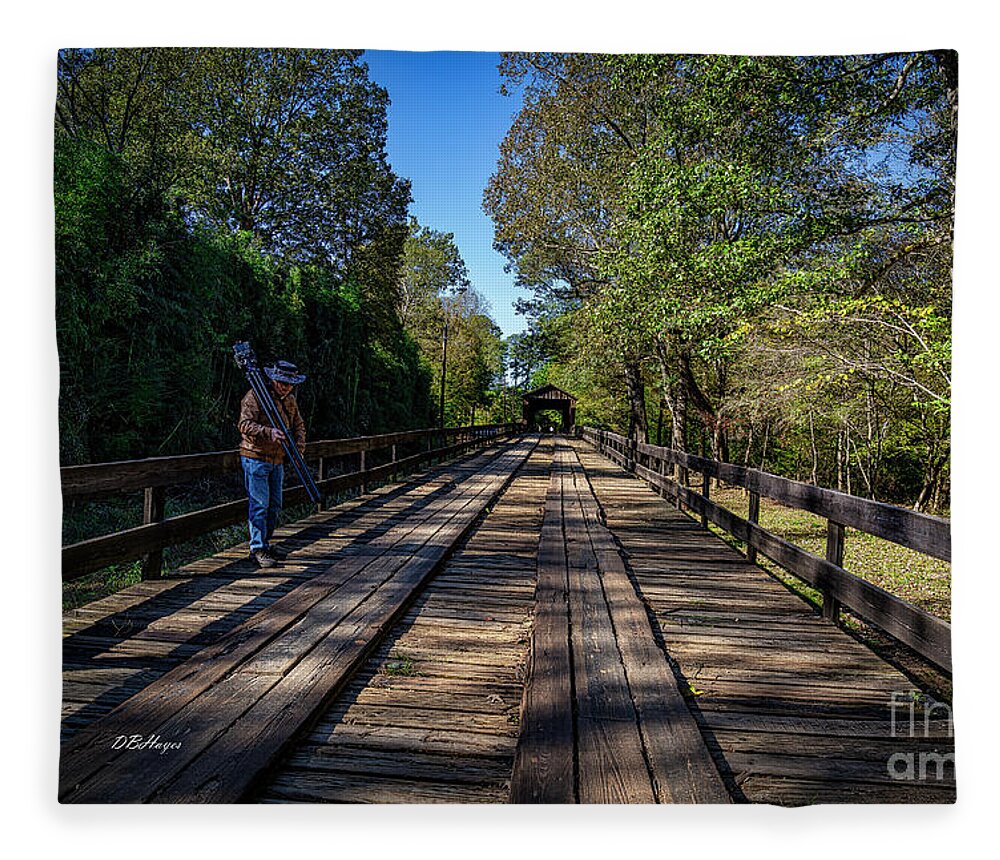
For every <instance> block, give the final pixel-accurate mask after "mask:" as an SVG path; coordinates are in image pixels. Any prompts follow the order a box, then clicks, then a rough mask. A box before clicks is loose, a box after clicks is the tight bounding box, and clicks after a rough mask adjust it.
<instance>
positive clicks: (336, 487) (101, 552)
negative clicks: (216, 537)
mask: <svg viewBox="0 0 1000 860" xmlns="http://www.w3.org/2000/svg"><path fill="white" fill-rule="evenodd" d="M438 432H439V431H434V434H436V433H438ZM508 432H509V431H507V430H496V431H495V432H492V433H491V434H490V435H489V436H488V437H487V436H480V437H477V438H476V439H473V440H468V441H463V442H459V443H457V444H454V445H449V446H446V447H443V448H432V449H430V450H428V451H421V452H419V453H417V454H413V455H411V456H409V457H404V458H402V459H399V460H396V461H395V462H392V463H386V464H384V465H382V466H376V467H375V468H372V469H367V470H365V471H357V472H349V473H347V474H345V475H337V476H336V477H334V478H327V479H325V480H322V481H317V482H316V485H317V486H318V487H319V490H320V492H321V493H323V494H324V495H332V494H333V493H337V492H342V491H344V490H349V489H354V488H355V487H360V486H362V485H364V484H370V483H372V482H373V481H381V480H386V479H388V478H389V477H391V475H392V474H394V473H395V472H404V471H406V470H407V469H409V468H412V467H416V466H418V465H420V464H421V463H423V462H426V461H428V460H432V459H436V458H437V459H441V458H446V457H451V456H455V455H457V454H460V453H462V452H464V451H466V450H468V449H469V448H471V447H473V446H475V445H476V444H477V442H483V441H487V440H489V441H492V440H495V439H498V438H500V437H501V436H502V435H504V434H505V433H508ZM432 435H433V434H432ZM283 495H284V504H285V506H290V505H296V504H300V503H305V502H306V501H308V495H307V493H306V490H305V487H303V486H301V485H297V486H292V487H288V488H287V489H286V490H285V491H284V494H283ZM246 516H247V502H246V499H239V500H237V501H233V502H225V503H223V504H221V505H216V506H214V507H211V508H205V509H204V510H200V511H194V512H192V513H189V514H181V515H179V516H176V517H169V518H167V519H164V520H161V521H160V522H155V523H150V524H147V525H142V526H137V527H136V528H132V529H127V530H125V531H120V532H115V533H113V534H109V535H102V536H101V537H96V538H91V539H90V540H85V541H81V542H79V543H75V544H71V545H69V546H65V547H63V550H62V578H63V582H70V581H72V580H75V579H79V578H80V577H83V576H86V575H87V574H88V573H93V572H94V571H95V570H100V569H101V568H102V567H107V566H108V565H109V564H119V563H121V562H128V561H135V560H136V559H138V558H142V557H143V556H145V555H147V554H148V553H151V552H156V551H158V550H162V549H164V548H165V547H168V546H171V545H173V544H177V543H181V542H182V541H185V540H190V539H191V538H194V537H199V536H201V535H203V534H208V533H209V532H213V531H215V530H216V529H221V528H225V527H226V526H231V525H235V524H236V523H239V522H242V521H243V520H245V519H246Z"/></svg>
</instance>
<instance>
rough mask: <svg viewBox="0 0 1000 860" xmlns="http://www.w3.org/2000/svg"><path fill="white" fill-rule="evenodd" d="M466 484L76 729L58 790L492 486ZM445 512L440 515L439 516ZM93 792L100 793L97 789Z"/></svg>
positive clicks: (501, 460) (73, 785)
mask: <svg viewBox="0 0 1000 860" xmlns="http://www.w3.org/2000/svg"><path fill="white" fill-rule="evenodd" d="M520 450H521V449H519V448H515V449H514V452H513V453H512V454H510V455H508V456H506V457H504V456H500V457H495V456H487V457H486V458H485V459H486V461H487V463H488V464H489V466H490V467H492V468H493V469H495V470H496V471H497V472H498V474H500V475H503V474H505V473H504V471H503V470H504V469H505V468H507V466H508V465H512V464H513V462H514V461H515V460H516V458H517V456H518V455H519V452H520ZM512 458H513V459H512ZM468 483H469V484H470V485H471V486H472V487H474V488H475V492H473V493H471V494H469V495H468V496H463V495H462V494H461V493H460V492H456V493H454V494H453V495H452V497H451V498H448V499H447V501H445V502H444V503H442V504H441V506H440V507H438V506H434V505H431V506H428V508H425V509H423V510H422V511H420V512H419V513H418V515H417V516H415V517H413V518H412V519H410V520H408V521H407V522H406V523H405V524H404V525H402V526H399V527H397V528H395V529H392V530H390V531H389V532H387V533H386V534H385V535H383V536H380V537H379V538H376V539H375V540H373V541H372V542H371V543H370V544H368V545H367V546H365V547H363V550H364V551H363V552H359V553H357V554H356V555H354V556H352V557H351V558H349V559H346V560H345V561H346V563H345V562H341V563H339V564H334V565H332V566H331V567H330V568H329V570H328V571H327V573H326V574H325V575H323V576H318V577H316V578H314V579H312V580H309V581H307V582H306V583H304V584H302V585H300V586H298V587H297V588H296V589H295V590H294V591H292V592H290V593H289V594H288V595H285V597H283V598H281V599H280V600H278V601H276V602H275V603H273V604H271V605H270V606H269V607H267V609H265V610H262V612H261V613H259V614H258V615H257V616H255V617H254V618H253V619H251V621H249V622H246V623H244V624H243V625H241V626H240V627H238V628H237V629H236V630H234V631H233V632H232V633H231V634H229V635H227V636H226V637H224V638H223V639H222V640H221V641H220V642H219V643H217V644H216V645H215V646H211V647H209V648H206V649H205V651H203V652H202V653H201V654H199V655H198V656H197V657H196V658H194V659H192V660H190V661H188V662H187V663H185V664H183V665H181V666H179V667H178V668H177V669H175V670H173V671H172V672H171V673H168V675H167V676H165V677H164V678H163V679H161V682H162V683H160V684H158V685H156V686H155V688H153V689H147V690H146V691H143V693H141V694H139V695H137V696H136V697H134V699H133V700H131V701H130V702H128V703H126V705H125V706H123V707H122V708H121V709H119V710H118V711H116V712H115V713H113V714H112V715H111V717H110V718H109V719H108V720H104V721H102V722H101V724H98V725H96V726H95V727H93V728H92V729H91V730H89V731H88V732H86V733H81V734H80V736H78V738H76V739H74V742H73V743H72V744H71V745H70V746H69V747H67V748H64V751H63V769H62V780H61V784H62V792H61V793H62V795H63V796H67V797H68V796H70V795H74V796H75V795H76V794H77V793H79V791H78V787H79V786H80V785H81V784H82V783H83V782H84V781H86V780H87V779H88V778H90V777H91V776H92V775H93V774H94V773H95V772H96V771H98V770H100V768H102V767H104V766H105V765H106V764H109V763H111V762H114V761H116V760H117V759H118V758H120V756H116V757H111V758H110V762H109V756H108V751H107V749H106V748H105V746H104V744H103V743H102V741H101V738H102V737H104V738H105V739H106V736H107V735H108V734H114V735H118V734H131V733H133V732H134V731H135V727H136V726H150V725H154V726H162V725H165V724H166V723H167V721H168V719H169V718H171V716H172V715H174V714H177V713H178V712H179V711H180V709H182V708H183V707H184V706H186V705H187V704H188V703H190V702H192V701H193V700H194V699H195V698H196V697H198V696H200V695H202V694H203V693H204V692H205V691H206V690H207V689H208V688H209V686H210V685H211V684H213V683H216V682H217V681H219V680H221V679H222V678H223V677H225V676H226V675H228V674H229V673H230V672H231V671H232V670H233V668H234V667H235V666H236V665H238V664H239V663H240V662H242V661H244V660H246V659H248V658H249V657H250V655H252V654H254V653H256V652H257V651H258V650H260V649H261V648H263V647H265V646H266V644H267V643H268V642H270V641H271V640H272V639H273V638H274V637H275V636H277V635H278V634H280V633H281V632H282V631H284V630H286V629H287V628H289V627H290V626H291V625H292V624H294V623H295V621H296V620H297V619H298V618H300V617H301V615H302V614H303V613H304V612H306V611H308V610H309V609H311V608H312V607H313V606H315V605H316V604H317V603H318V602H319V601H321V600H322V599H324V598H325V597H327V596H328V595H329V594H331V593H332V592H333V591H335V590H336V589H338V588H340V587H341V586H343V585H344V584H345V583H347V582H348V581H350V580H351V579H352V578H353V577H355V576H357V575H358V574H360V573H361V571H363V570H364V569H365V567H366V566H367V565H368V564H369V563H371V562H372V561H373V560H374V559H375V558H377V557H378V556H379V555H380V553H383V552H385V553H388V552H390V551H392V550H393V548H394V547H396V546H397V545H398V547H399V549H398V550H397V555H398V554H399V552H404V553H406V550H407V548H409V549H411V550H412V549H418V548H419V546H420V545H422V543H424V542H426V541H427V540H430V538H431V537H432V536H433V535H432V534H425V535H424V536H423V539H422V540H420V541H419V543H418V544H417V545H416V546H413V545H412V544H410V545H407V543H406V541H407V540H408V539H409V537H410V535H411V533H418V532H419V531H420V529H421V528H422V527H424V526H425V525H427V524H429V523H433V522H434V518H435V517H437V519H438V520H439V522H438V523H437V527H435V528H434V529H433V531H435V532H436V531H438V530H439V528H440V526H441V525H442V522H440V521H441V518H442V516H443V517H444V518H445V519H444V521H443V522H444V523H446V522H447V521H448V519H450V515H451V514H454V513H456V512H457V511H460V510H461V509H462V508H463V507H465V506H466V505H468V504H471V503H473V502H474V501H475V500H477V499H478V498H479V496H480V495H481V494H483V493H485V492H487V491H488V490H489V488H490V486H491V484H490V481H489V480H487V479H484V478H482V477H481V476H479V475H473V476H472V477H471V478H469V479H468ZM456 508H457V511H456V510H455V509H456ZM442 511H444V512H445V513H444V514H442V513H441V512H442ZM406 554H408V553H406ZM208 724H209V725H210V726H212V725H214V726H215V727H216V729H217V730H218V731H221V730H222V729H223V728H224V727H225V726H224V725H221V726H220V725H218V724H217V723H215V722H213V720H212V719H209V720H208ZM206 731H207V730H206ZM188 749H189V751H193V750H194V749H195V745H194V744H193V742H192V739H191V738H190V736H188ZM104 782H105V783H110V784H109V785H107V786H106V788H107V789H108V790H109V791H110V790H112V789H114V788H115V787H116V786H117V790H123V786H122V781H117V782H116V781H115V779H114V778H113V777H111V778H106V779H105V780H104ZM141 785H142V784H141V783H139V784H138V785H134V786H131V788H132V789H133V790H140V789H141ZM94 790H95V792H97V789H96V788H95V789H94ZM97 793H99V792H97Z"/></svg>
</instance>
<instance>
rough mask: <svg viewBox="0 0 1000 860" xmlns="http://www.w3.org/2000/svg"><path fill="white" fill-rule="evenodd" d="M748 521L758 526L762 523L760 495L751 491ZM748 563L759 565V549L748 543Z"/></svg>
mask: <svg viewBox="0 0 1000 860" xmlns="http://www.w3.org/2000/svg"><path fill="white" fill-rule="evenodd" d="M747 519H748V520H749V521H750V522H751V523H753V524H754V525H757V524H758V523H759V522H760V493H758V492H756V491H754V490H751V491H750V513H749V514H748V515H747ZM747 561H749V562H750V564H756V563H757V547H755V546H754V545H753V544H751V543H750V542H749V541H747Z"/></svg>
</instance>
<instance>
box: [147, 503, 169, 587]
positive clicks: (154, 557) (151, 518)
mask: <svg viewBox="0 0 1000 860" xmlns="http://www.w3.org/2000/svg"><path fill="white" fill-rule="evenodd" d="M166 503H167V491H166V487H146V489H145V491H144V496H143V504H142V524H143V525H150V524H152V523H159V522H163V515H164V512H165V510H166ZM161 576H163V550H162V549H158V550H154V551H153V552H151V553H149V554H147V555H145V556H144V557H143V559H142V578H143V579H159V578H160V577H161Z"/></svg>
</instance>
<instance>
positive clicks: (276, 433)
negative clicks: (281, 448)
mask: <svg viewBox="0 0 1000 860" xmlns="http://www.w3.org/2000/svg"><path fill="white" fill-rule="evenodd" d="M269 429H270V431H271V441H272V442H277V443H279V444H280V443H282V442H284V441H285V434H284V433H282V432H281V431H280V430H279V429H278V428H277V427H271V428H269Z"/></svg>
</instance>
